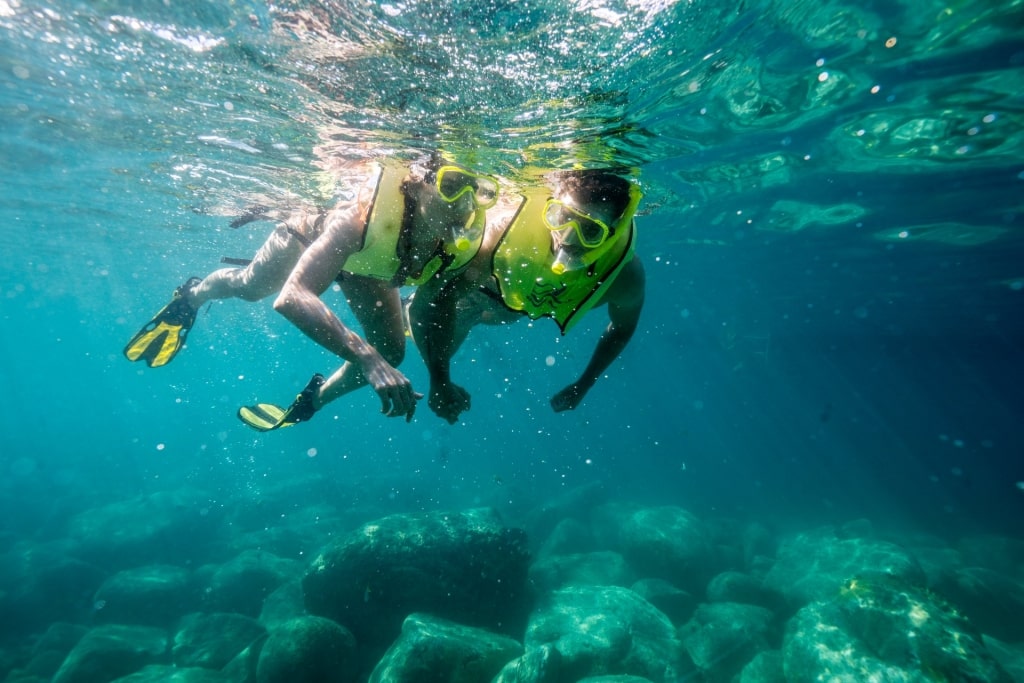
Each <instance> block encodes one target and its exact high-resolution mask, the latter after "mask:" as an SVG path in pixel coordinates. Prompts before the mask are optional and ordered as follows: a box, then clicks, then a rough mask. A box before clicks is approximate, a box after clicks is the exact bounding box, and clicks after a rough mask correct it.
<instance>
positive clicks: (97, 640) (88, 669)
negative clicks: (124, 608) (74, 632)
mask: <svg viewBox="0 0 1024 683" xmlns="http://www.w3.org/2000/svg"><path fill="white" fill-rule="evenodd" d="M166 659H167V633H166V632H165V631H164V630H162V629H158V628H153V627H151V626H122V625H118V624H107V625H105V626H99V627H97V628H94V629H93V630H91V631H89V632H88V633H86V634H85V635H84V636H82V639H81V640H79V641H78V643H77V644H76V645H75V647H74V648H72V650H71V652H69V653H68V656H67V658H66V659H65V660H64V663H63V664H62V665H61V667H60V669H59V670H58V671H57V673H56V674H55V675H54V677H53V683H107V682H108V681H112V680H114V679H116V678H121V677H122V676H127V675H128V674H131V673H134V672H136V671H138V670H139V669H141V668H142V667H144V666H147V665H149V664H159V663H162V662H164V661H165V660H166Z"/></svg>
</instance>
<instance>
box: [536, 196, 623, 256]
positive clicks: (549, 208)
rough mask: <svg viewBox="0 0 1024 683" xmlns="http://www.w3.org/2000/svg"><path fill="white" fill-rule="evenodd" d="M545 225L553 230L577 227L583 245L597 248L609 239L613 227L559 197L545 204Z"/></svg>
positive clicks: (577, 233)
mask: <svg viewBox="0 0 1024 683" xmlns="http://www.w3.org/2000/svg"><path fill="white" fill-rule="evenodd" d="M544 225H545V226H547V229H548V230H550V231H551V232H558V233H561V232H564V231H565V230H569V229H570V228H573V229H575V231H576V237H577V239H578V241H579V244H580V245H581V246H584V247H586V248H588V249H595V248H597V247H599V246H601V245H602V244H604V241H605V240H606V239H608V234H609V233H610V232H611V229H610V228H609V227H608V224H607V223H605V222H604V221H602V220H600V219H597V218H594V217H592V216H588V215H587V214H585V213H583V212H582V211H578V210H577V209H574V208H573V207H571V206H569V205H568V204H566V203H565V202H563V201H561V200H558V199H549V200H548V202H547V204H545V205H544Z"/></svg>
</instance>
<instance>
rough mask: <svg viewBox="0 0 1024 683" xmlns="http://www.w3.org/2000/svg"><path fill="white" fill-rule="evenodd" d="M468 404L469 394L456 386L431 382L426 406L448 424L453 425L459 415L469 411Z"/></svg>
mask: <svg viewBox="0 0 1024 683" xmlns="http://www.w3.org/2000/svg"><path fill="white" fill-rule="evenodd" d="M469 403H470V399H469V392H468V391H466V390H465V389H463V388H462V387H460V386H459V385H458V384H454V383H452V382H446V383H438V382H432V383H431V385H430V398H429V399H428V400H427V404H428V405H429V406H430V409H431V410H433V411H434V413H435V414H436V415H437V416H438V417H440V418H442V419H444V420H446V421H447V422H448V424H455V422H456V421H457V420H458V419H459V415H460V414H461V413H463V412H464V411H466V410H469Z"/></svg>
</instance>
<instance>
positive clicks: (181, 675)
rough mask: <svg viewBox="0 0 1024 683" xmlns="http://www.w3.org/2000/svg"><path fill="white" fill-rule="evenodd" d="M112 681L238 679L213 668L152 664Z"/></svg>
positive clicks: (209, 682) (214, 682) (227, 682)
mask: <svg viewBox="0 0 1024 683" xmlns="http://www.w3.org/2000/svg"><path fill="white" fill-rule="evenodd" d="M112 683H236V681H234V680H233V679H232V678H230V677H229V676H228V675H227V674H224V673H221V672H220V671H213V670H212V669H203V668H196V667H185V668H182V667H177V666H172V665H170V664H150V665H149V666H147V667H145V668H143V669H141V670H139V671H136V672H135V673H133V674H129V675H127V676H124V677H122V678H118V679H115V680H114V681H113V682H112Z"/></svg>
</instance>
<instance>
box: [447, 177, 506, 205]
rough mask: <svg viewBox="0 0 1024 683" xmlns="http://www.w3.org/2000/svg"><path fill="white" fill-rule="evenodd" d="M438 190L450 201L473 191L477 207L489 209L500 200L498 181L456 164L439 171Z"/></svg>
mask: <svg viewBox="0 0 1024 683" xmlns="http://www.w3.org/2000/svg"><path fill="white" fill-rule="evenodd" d="M437 192H438V194H440V195H441V198H442V199H444V200H445V201H446V202H449V203H450V202H454V201H455V200H457V199H458V198H459V197H461V196H462V195H464V194H466V193H467V192H468V193H472V195H473V202H474V203H475V204H476V206H477V208H482V209H488V208H490V207H492V206H494V204H495V203H496V202H497V201H498V181H497V180H495V179H493V178H489V177H487V176H480V175H476V174H475V173H469V172H468V171H463V170H462V169H461V168H457V167H455V166H445V167H443V168H441V169H440V170H439V171H438V172H437Z"/></svg>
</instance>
